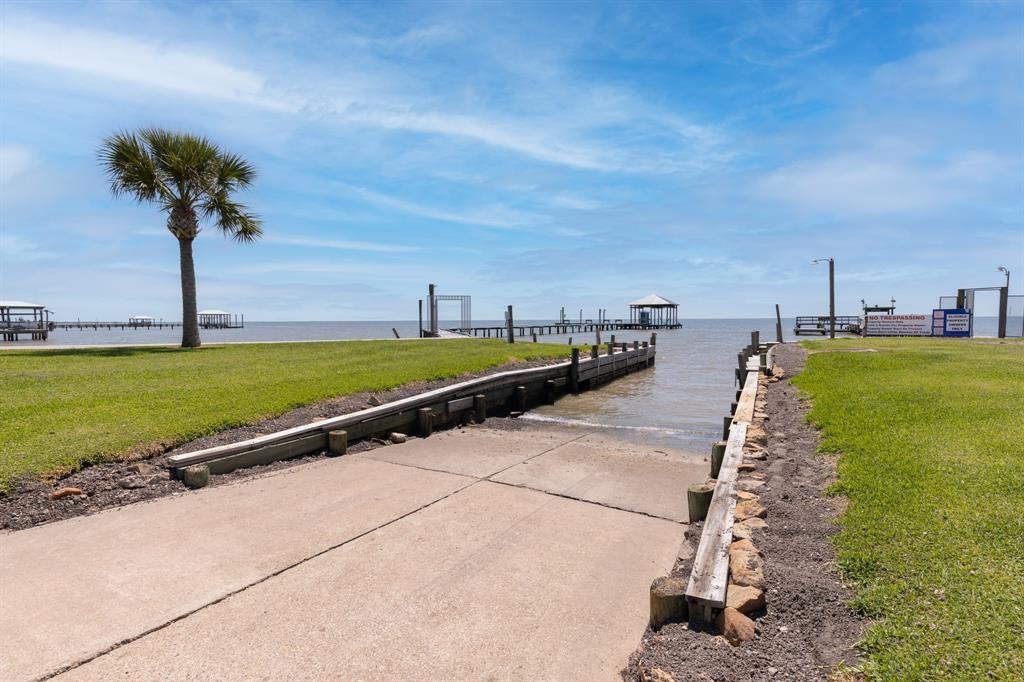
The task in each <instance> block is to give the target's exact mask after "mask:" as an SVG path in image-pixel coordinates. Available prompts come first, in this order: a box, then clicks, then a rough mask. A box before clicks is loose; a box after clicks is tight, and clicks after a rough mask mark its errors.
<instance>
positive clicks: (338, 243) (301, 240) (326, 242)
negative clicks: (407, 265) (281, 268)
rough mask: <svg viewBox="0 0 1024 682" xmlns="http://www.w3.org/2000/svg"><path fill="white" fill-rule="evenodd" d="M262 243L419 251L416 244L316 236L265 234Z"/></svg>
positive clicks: (382, 250) (352, 249)
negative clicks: (408, 244)
mask: <svg viewBox="0 0 1024 682" xmlns="http://www.w3.org/2000/svg"><path fill="white" fill-rule="evenodd" d="M260 242H261V243H264V244H281V245H283V246H308V247H310V248H315V249H341V250H343V251H376V252H379V253H407V252H410V251H419V247H417V246H407V245H404V244H381V243H377V242H360V241H346V240H343V239H321V238H318V237H303V236H301V235H295V236H287V237H282V236H276V235H267V236H265V237H263V238H262V239H261V240H260Z"/></svg>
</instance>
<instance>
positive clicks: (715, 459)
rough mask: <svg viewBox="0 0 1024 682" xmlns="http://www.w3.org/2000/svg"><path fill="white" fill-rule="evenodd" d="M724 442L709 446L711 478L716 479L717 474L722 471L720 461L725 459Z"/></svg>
mask: <svg viewBox="0 0 1024 682" xmlns="http://www.w3.org/2000/svg"><path fill="white" fill-rule="evenodd" d="M725 446H726V442H725V441H724V440H720V441H718V442H717V443H715V444H714V445H712V446H711V478H718V472H719V471H721V470H722V460H723V459H725Z"/></svg>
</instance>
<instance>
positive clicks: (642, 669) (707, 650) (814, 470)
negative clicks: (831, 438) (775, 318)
mask: <svg viewBox="0 0 1024 682" xmlns="http://www.w3.org/2000/svg"><path fill="white" fill-rule="evenodd" d="M775 348H776V351H775V353H776V355H775V358H776V362H777V363H778V365H779V366H781V367H782V369H783V371H784V376H783V378H782V379H781V380H779V381H776V382H772V383H768V384H767V392H766V398H767V404H766V406H765V413H766V418H765V421H764V424H763V428H764V431H765V432H766V434H767V437H768V452H769V455H768V457H767V459H765V460H763V461H758V460H750V461H752V462H754V463H755V464H756V467H755V468H754V470H753V472H752V473H749V474H747V476H749V477H750V478H754V479H759V480H763V483H761V484H757V486H756V488H755V489H754V491H753V492H755V493H756V494H757V496H758V500H759V504H760V505H762V506H763V507H764V508H765V509H766V510H767V517H766V520H767V522H768V525H767V527H766V528H763V529H754V530H753V531H752V540H753V541H754V542H755V544H756V546H757V547H758V548H759V549H760V550H761V551H762V552H763V553H764V576H765V580H766V586H765V589H764V597H765V602H766V608H764V609H761V610H759V611H755V612H753V613H751V614H750V615H751V616H752V617H754V618H755V623H756V628H757V629H756V632H757V636H756V637H755V638H754V639H753V640H751V641H749V642H745V643H744V644H743V645H742V646H741V647H740V648H739V649H737V648H735V647H733V646H732V645H731V644H729V643H728V642H727V641H726V640H725V638H724V637H722V636H721V635H718V634H715V631H714V630H713V629H711V628H708V629H704V628H702V629H691V628H690V625H689V624H688V623H669V624H666V625H663V626H662V627H661V628H660V629H659V630H658V631H656V632H655V631H652V630H651V629H650V628H648V629H647V631H646V632H645V633H644V636H643V639H642V640H641V642H640V645H639V647H638V648H637V651H636V652H635V653H634V654H633V656H632V657H631V658H630V662H629V665H628V667H627V668H626V669H625V670H624V671H623V677H624V679H627V680H635V681H638V682H648V681H649V680H652V679H653V680H658V679H662V678H660V677H658V674H657V673H654V672H653V671H654V670H655V669H658V670H661V671H663V672H664V673H668V674H669V675H671V676H672V679H680V680H681V679H690V678H691V677H692V675H693V672H694V671H698V670H699V671H700V673H701V675H704V676H707V677H708V678H711V679H764V678H768V677H773V676H778V677H779V678H780V679H787V680H820V679H828V678H829V677H830V676H831V675H832V674H833V673H835V672H836V670H837V669H840V668H843V667H847V666H853V665H855V664H856V663H857V657H856V653H855V649H854V647H855V646H856V644H857V642H858V641H859V639H860V636H861V633H862V632H863V628H864V626H865V621H864V620H863V619H861V618H859V617H858V616H856V615H855V614H853V613H852V612H851V611H850V610H849V608H847V606H846V604H847V603H848V601H849V600H850V599H851V598H852V596H853V592H852V591H851V590H850V589H848V588H847V587H845V586H844V585H843V582H842V580H841V579H840V577H839V574H838V570H837V567H836V564H835V556H836V555H835V550H834V548H833V547H832V537H833V536H835V535H836V534H838V532H839V526H838V525H837V524H836V523H835V519H836V518H838V516H839V514H840V513H841V512H842V511H843V501H842V499H841V498H837V497H830V496H829V495H828V494H827V488H828V485H829V484H830V483H831V482H832V481H834V480H835V465H836V458H834V457H826V456H824V455H821V454H819V453H818V451H817V449H818V444H819V442H820V434H819V433H818V432H817V431H816V430H815V429H814V428H813V427H811V426H810V425H809V424H807V423H806V422H805V419H804V418H805V415H806V413H807V406H806V405H805V404H804V403H803V401H801V400H800V398H799V397H798V393H797V390H796V388H795V387H794V386H792V384H791V383H790V379H791V377H792V376H793V375H795V374H797V373H799V372H800V371H801V370H802V369H803V364H804V360H805V358H806V356H807V355H806V351H804V349H803V348H802V347H801V346H799V345H798V344H795V343H790V344H784V345H782V346H776V347H775ZM745 461H746V460H745ZM703 525H704V524H703V522H702V523H700V524H694V526H693V527H692V529H691V530H689V531H688V532H687V539H686V543H685V544H684V548H683V550H682V551H680V556H679V560H678V561H677V562H676V565H675V567H674V568H673V569H672V572H671V573H670V575H671V576H672V577H677V578H681V579H682V580H684V581H685V580H686V579H688V578H689V576H690V571H691V568H692V564H693V555H694V553H695V551H696V547H697V544H698V542H699V541H700V530H701V529H702V528H703ZM664 679H669V678H664Z"/></svg>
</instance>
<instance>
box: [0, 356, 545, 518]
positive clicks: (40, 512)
mask: <svg viewBox="0 0 1024 682" xmlns="http://www.w3.org/2000/svg"><path fill="white" fill-rule="evenodd" d="M558 362H562V360H561V359H551V360H534V361H529V362H518V363H509V364H506V365H503V366H501V367H496V368H493V369H489V370H486V371H484V372H477V373H470V374H463V375H462V376H459V377H455V378H452V379H441V380H437V381H418V382H413V383H409V384H405V385H404V386H399V387H398V388H394V389H391V390H389V391H383V392H381V393H354V394H351V395H347V396H344V397H340V398H333V399H330V400H325V401H322V402H319V403H314V404H312V405H307V406H305V407H300V408H298V409H295V410H291V411H290V412H286V413H285V414H283V415H281V416H279V417H274V418H272V419H264V420H261V421H258V422H256V423H254V424H251V425H249V426H243V427H239V428H235V429H228V430H226V431H220V432H218V433H215V434H212V435H210V436H206V437H204V438H200V439H198V440H194V441H190V442H188V443H184V444H181V445H178V446H175V447H171V448H167V449H165V450H164V451H163V452H161V453H159V454H156V455H154V454H153V453H152V452H147V453H137V454H135V455H130V456H127V457H126V458H125V460H124V461H120V462H109V463H105V464H95V465H92V466H87V467H85V468H83V469H81V470H80V471H77V472H75V473H72V474H69V475H67V476H64V477H62V478H59V479H56V480H53V481H45V480H40V479H38V478H23V479H21V480H20V481H18V482H17V483H16V484H15V485H14V487H13V489H12V490H11V492H10V493H8V494H2V495H0V531H2V530H5V529H6V530H20V529H23V528H30V527H32V526H38V525H40V524H44V523H50V522H52V521H60V520H62V519H68V518H71V517H74V516H82V515H84V514H94V513H96V512H98V511H101V510H103V509H107V508H110V507H119V506H122V505H126V504H132V503H134V502H141V501H143V500H151V499H156V498H159V497H164V496H166V495H180V494H182V493H184V492H185V491H187V490H188V488H186V487H185V485H184V484H183V483H182V482H181V481H179V480H177V479H173V478H171V475H170V470H169V469H168V468H167V458H168V457H169V456H171V455H176V454H179V453H183V452H194V451H196V450H202V449H204V448H208V447H212V446H214V445H222V444H225V443H234V442H237V441H240V440H246V439H249V438H254V437H256V436H259V435H262V434H266V433H273V432H275V431H281V430H283V429H287V428H291V427H293V426H301V425H303V424H308V423H310V422H313V421H316V420H317V419H323V418H326V417H334V416H337V415H342V414H346V413H348V412H355V411H357V410H362V409H365V408H367V407H369V406H371V405H373V404H382V403H388V402H393V401H395V400H400V399H402V398H407V397H409V396H412V395H416V394H418V393H423V392H425V391H430V390H433V389H436V388H442V387H444V386H450V385H452V384H455V383H458V382H460V381H466V380H468V379H473V378H477V377H481V376H485V375H487V374H493V373H496V372H502V371H506V370H509V369H523V368H526V367H540V366H543V365H547V364H554V363H558ZM371 399H373V400H374V401H375V402H370V401H371ZM376 401H379V402H376ZM499 423H500V425H499ZM488 424H492V425H495V426H498V428H505V429H518V428H523V427H520V426H519V422H518V421H516V420H511V419H500V420H498V419H495V420H488ZM383 445H386V443H384V442H383V441H368V440H364V441H359V442H356V443H352V444H350V445H349V448H348V449H349V452H363V451H365V450H370V449H373V448H376V447H381V446H383ZM326 456H327V453H326V451H321V452H315V453H309V454H307V455H303V456H301V457H294V458H292V459H287V460H280V461H277V462H273V463H271V464H267V465H264V466H256V467H250V468H246V469H237V470H235V471H232V472H230V473H227V474H219V475H215V476H210V483H209V485H224V484H226V483H231V482H233V481H237V480H239V479H242V478H249V477H252V476H258V475H261V474H265V473H267V472H269V471H276V470H278V469H286V468H288V467H293V466H296V465H299V464H302V463H304V462H310V461H313V460H317V459H320V458H322V457H326ZM136 468H141V469H143V470H144V473H142V474H140V473H138V472H137V471H135V470H134V469H136ZM126 485H137V486H139V487H124V486H126ZM62 488H77V489H79V490H81V491H82V494H71V495H68V496H66V497H62V498H60V499H53V494H54V492H55V491H57V490H60V489H62Z"/></svg>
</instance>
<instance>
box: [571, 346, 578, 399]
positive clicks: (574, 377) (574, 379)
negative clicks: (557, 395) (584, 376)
mask: <svg viewBox="0 0 1024 682" xmlns="http://www.w3.org/2000/svg"><path fill="white" fill-rule="evenodd" d="M569 390H570V391H572V392H573V393H579V390H580V349H579V348H573V349H572V360H570V361H569Z"/></svg>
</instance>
